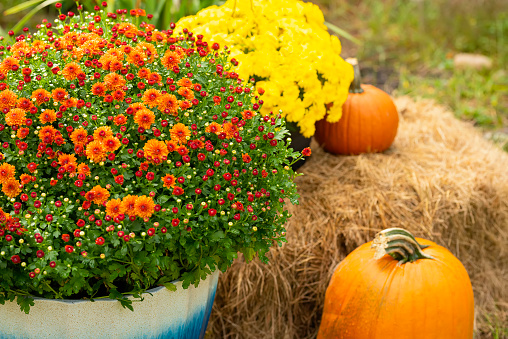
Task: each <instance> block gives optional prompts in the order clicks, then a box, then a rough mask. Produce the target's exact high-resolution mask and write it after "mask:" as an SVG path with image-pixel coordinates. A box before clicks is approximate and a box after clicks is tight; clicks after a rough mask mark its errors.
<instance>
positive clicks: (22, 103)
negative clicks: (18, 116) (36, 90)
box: [16, 98, 34, 112]
mask: <svg viewBox="0 0 508 339" xmlns="http://www.w3.org/2000/svg"><path fill="white" fill-rule="evenodd" d="M16 107H17V108H21V109H22V110H23V111H25V112H29V111H30V109H31V108H32V107H34V105H33V104H32V102H31V101H30V100H29V99H27V98H20V99H19V101H18V104H17V105H16Z"/></svg>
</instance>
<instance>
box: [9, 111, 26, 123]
mask: <svg viewBox="0 0 508 339" xmlns="http://www.w3.org/2000/svg"><path fill="white" fill-rule="evenodd" d="M5 123H6V124H7V125H9V126H14V125H24V124H25V123H26V114H25V111H23V110H22V109H21V108H13V109H11V110H10V111H9V112H8V113H7V114H6V115H5Z"/></svg>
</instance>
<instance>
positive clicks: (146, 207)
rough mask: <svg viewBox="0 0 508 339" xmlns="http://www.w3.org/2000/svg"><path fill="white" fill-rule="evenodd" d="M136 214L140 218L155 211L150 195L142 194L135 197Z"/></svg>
mask: <svg viewBox="0 0 508 339" xmlns="http://www.w3.org/2000/svg"><path fill="white" fill-rule="evenodd" d="M134 208H135V209H136V215H137V216H138V217H141V218H150V217H151V216H152V214H153V212H154V211H155V203H154V202H153V199H152V198H151V197H147V196H146V195H142V196H140V197H138V198H137V199H136V204H135V207H134Z"/></svg>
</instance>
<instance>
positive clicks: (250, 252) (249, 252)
mask: <svg viewBox="0 0 508 339" xmlns="http://www.w3.org/2000/svg"><path fill="white" fill-rule="evenodd" d="M240 251H241V252H242V253H243V256H244V257H245V260H246V261H247V262H249V261H251V260H252V259H253V258H254V256H255V255H256V251H254V249H253V248H251V247H247V248H242V249H241V250H240Z"/></svg>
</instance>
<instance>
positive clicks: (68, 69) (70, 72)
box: [62, 62, 83, 80]
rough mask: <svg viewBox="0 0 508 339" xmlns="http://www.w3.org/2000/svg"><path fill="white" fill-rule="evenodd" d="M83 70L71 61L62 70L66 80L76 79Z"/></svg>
mask: <svg viewBox="0 0 508 339" xmlns="http://www.w3.org/2000/svg"><path fill="white" fill-rule="evenodd" d="M81 72H83V71H82V70H81V67H79V65H78V64H77V63H75V62H70V63H68V64H67V65H65V67H64V69H63V70H62V75H63V77H64V78H65V79H66V80H74V79H76V78H77V77H78V74H79V73H81Z"/></svg>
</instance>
